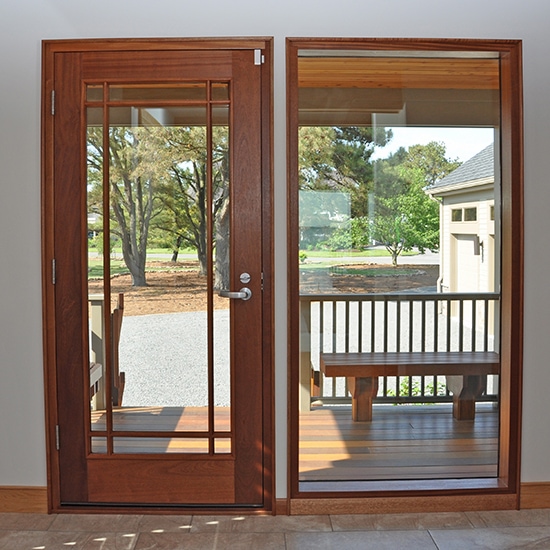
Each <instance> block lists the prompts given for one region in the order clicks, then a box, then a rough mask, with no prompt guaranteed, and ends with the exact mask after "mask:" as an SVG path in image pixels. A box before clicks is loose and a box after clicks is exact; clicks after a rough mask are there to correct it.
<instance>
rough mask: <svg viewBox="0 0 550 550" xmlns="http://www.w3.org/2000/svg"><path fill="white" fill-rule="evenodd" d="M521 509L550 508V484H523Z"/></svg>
mask: <svg viewBox="0 0 550 550" xmlns="http://www.w3.org/2000/svg"><path fill="white" fill-rule="evenodd" d="M519 502H520V508H525V509H528V508H550V482H549V481H547V482H534V483H522V484H521V492H520V500H519Z"/></svg>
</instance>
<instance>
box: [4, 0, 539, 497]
mask: <svg viewBox="0 0 550 550" xmlns="http://www.w3.org/2000/svg"><path fill="white" fill-rule="evenodd" d="M548 21H550V3H549V2H548V0H523V1H522V2H517V1H516V0H484V1H480V0H460V1H458V0H456V1H455V2H452V1H451V0H447V1H443V0H416V1H415V0H364V1H363V2H357V0H338V1H337V2H332V1H328V0H300V1H296V0H276V1H273V0H263V1H259V0H255V1H254V2H253V1H251V0H231V1H227V0H203V1H202V2H190V1H181V0H155V1H154V2H151V1H150V0H116V1H115V2H113V1H112V0H95V1H94V2H90V1H89V0H86V1H82V0H17V1H16V2H15V1H14V2H10V1H9V0H3V1H2V2H1V4H0V56H1V64H0V69H1V70H0V78H1V80H2V83H1V86H0V167H1V171H0V185H1V191H2V195H1V197H2V200H1V201H0V261H1V262H2V263H1V267H0V274H1V275H0V308H1V309H0V311H1V317H0V319H1V320H0V322H1V323H2V325H1V330H0V369H1V371H0V442H1V446H2V451H1V452H0V486H4V485H31V486H32V485H42V486H43V485H46V457H45V450H44V405H43V381H42V348H41V288H40V170H39V167H40V164H39V163H40V158H39V151H40V111H39V102H40V50H41V46H40V43H41V40H42V39H48V38H93V37H165V36H170V37H172V36H174V37H177V36H262V35H263V36H274V37H275V90H274V93H275V166H276V174H275V177H276V181H275V187H276V192H275V209H276V228H275V233H276V246H275V254H276V262H275V265H276V266H277V269H278V273H277V281H276V292H277V299H276V304H277V307H278V308H277V310H276V327H277V330H276V338H277V341H276V355H277V359H276V360H277V428H278V432H277V434H278V435H277V444H278V448H277V459H278V469H277V473H278V478H277V496H278V497H283V496H285V492H286V481H285V466H286V458H285V453H286V433H285V419H286V406H285V398H286V380H285V376H286V365H285V359H286V349H285V345H286V336H285V324H286V323H285V320H286V317H285V316H286V312H285V309H284V299H285V296H286V293H285V278H286V260H285V243H286V240H285V238H286V237H285V224H286V220H285V213H286V208H285V200H286V196H285V195H286V193H285V185H286V183H285V137H286V134H285V116H286V111H285V72H284V71H285V69H284V59H285V52H284V48H285V40H284V39H285V37H287V36H371V37H434V38H437V37H449V38H451V37H452V38H456V37H464V38H520V39H522V40H523V41H524V91H525V151H526V156H525V159H526V163H525V184H526V185H525V199H526V209H525V230H526V231H525V237H526V238H525V242H526V277H525V300H526V314H525V332H526V335H525V376H524V396H525V405H524V410H523V430H524V431H523V460H522V479H523V481H549V480H550V461H549V460H548V459H547V457H548V456H550V430H549V429H548V428H547V425H546V422H544V419H545V418H547V417H548V415H549V414H550V410H549V408H550V407H549V405H548V403H549V402H550V401H549V400H548V394H549V392H550V368H549V365H548V363H549V357H550V349H549V348H550V338H549V337H548V336H549V335H548V327H549V323H548V312H549V311H550V292H548V289H547V284H548V282H547V281H548V279H549V277H548V274H549V272H550V259H549V258H548V254H547V253H546V251H547V248H548V240H549V234H550V231H549V230H550V228H549V227H548V225H549V224H550V216H548V205H549V204H550V185H549V182H548V176H547V173H548V171H547V166H548V160H547V158H548V148H549V145H550V136H549V133H548V128H550V109H549V108H548V103H547V102H548V99H547V98H548V90H549V89H550V71H548V53H549V46H548Z"/></svg>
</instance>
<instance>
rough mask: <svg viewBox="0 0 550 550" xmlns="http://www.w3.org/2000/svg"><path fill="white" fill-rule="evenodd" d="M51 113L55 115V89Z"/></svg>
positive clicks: (52, 96)
mask: <svg viewBox="0 0 550 550" xmlns="http://www.w3.org/2000/svg"><path fill="white" fill-rule="evenodd" d="M51 113H52V115H55V90H52V95H51Z"/></svg>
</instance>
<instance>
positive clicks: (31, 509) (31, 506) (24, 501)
mask: <svg viewBox="0 0 550 550" xmlns="http://www.w3.org/2000/svg"><path fill="white" fill-rule="evenodd" d="M0 512H3V513H4V512H19V513H27V514H30V513H34V514H47V513H48V489H47V488H46V487H16V486H9V487H0Z"/></svg>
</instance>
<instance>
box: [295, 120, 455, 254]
mask: <svg viewBox="0 0 550 550" xmlns="http://www.w3.org/2000/svg"><path fill="white" fill-rule="evenodd" d="M391 139H392V132H391V130H385V129H380V128H379V129H373V128H370V127H361V128H360V127H346V128H319V127H302V128H300V140H299V162H300V175H299V177H300V189H301V191H302V193H301V196H300V213H301V219H300V229H301V248H302V249H304V250H315V249H328V250H352V249H355V250H361V249H364V248H366V247H368V246H370V245H373V244H379V245H383V246H384V247H385V248H386V250H387V251H388V252H389V253H390V254H391V256H392V263H393V265H397V260H398V257H399V256H400V255H401V254H402V253H403V252H405V251H410V250H412V249H413V248H416V249H418V251H419V252H421V253H422V252H424V250H426V249H428V250H436V249H437V248H438V246H439V205H438V203H437V202H435V201H433V200H432V199H430V198H429V196H428V195H427V194H426V193H425V189H426V187H429V186H430V185H433V184H434V183H435V182H437V181H438V180H439V179H441V178H442V177H444V176H445V175H447V174H449V173H450V172H452V171H453V170H454V169H455V168H457V167H458V166H459V162H457V161H452V160H450V159H448V158H447V157H446V149H445V145H444V144H443V143H441V142H435V141H433V142H430V143H428V144H427V145H414V146H412V147H410V148H409V149H408V150H407V149H404V148H399V149H398V150H397V151H396V152H395V153H393V154H391V155H390V156H389V157H388V158H385V159H377V160H371V157H372V155H373V153H374V152H375V148H376V147H378V146H384V145H385V144H387V143H388V142H389V141H390V140H391ZM311 192H314V199H313V206H312V199H311V198H310V196H309V193H311Z"/></svg>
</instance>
